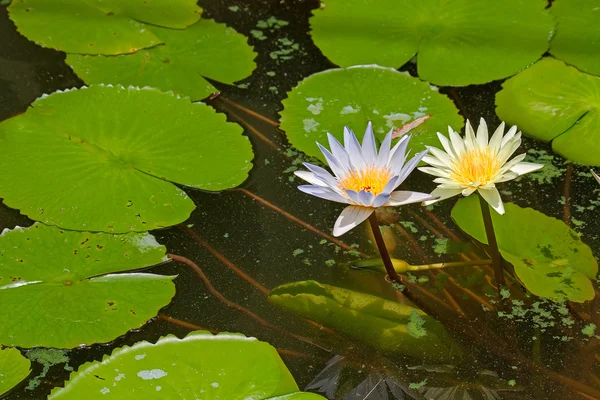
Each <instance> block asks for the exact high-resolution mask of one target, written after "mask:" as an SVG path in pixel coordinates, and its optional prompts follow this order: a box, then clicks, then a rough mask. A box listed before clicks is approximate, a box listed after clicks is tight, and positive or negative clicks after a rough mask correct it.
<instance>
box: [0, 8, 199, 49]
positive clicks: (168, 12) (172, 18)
mask: <svg viewBox="0 0 600 400" xmlns="http://www.w3.org/2000/svg"><path fill="white" fill-rule="evenodd" d="M8 12H9V16H10V18H11V19H12V20H13V22H14V23H15V25H16V26H17V29H18V30H19V32H20V33H21V34H22V35H23V36H25V37H27V38H28V39H29V40H32V41H34V42H35V43H37V44H39V45H40V46H43V47H50V48H53V49H56V50H61V51H64V52H67V53H82V54H121V53H133V52H135V51H137V50H139V49H142V48H144V47H151V46H154V45H157V44H159V43H161V40H160V39H159V38H158V37H156V35H155V34H154V33H152V31H150V30H149V29H147V27H146V26H145V25H144V24H142V22H145V23H148V24H152V25H158V26H163V27H167V28H173V29H184V28H185V27H187V26H189V25H192V24H193V23H195V22H196V21H198V19H200V14H201V12H202V9H201V8H200V7H198V6H197V5H196V0H169V1H168V2H165V1H163V0H125V1H124V0H77V1H73V0H54V1H52V2H48V1H47V0H19V1H13V2H12V3H11V5H10V6H9V7H8Z"/></svg>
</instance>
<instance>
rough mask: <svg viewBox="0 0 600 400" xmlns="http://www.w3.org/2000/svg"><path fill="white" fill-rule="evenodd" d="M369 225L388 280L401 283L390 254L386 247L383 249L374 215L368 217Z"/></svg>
mask: <svg viewBox="0 0 600 400" xmlns="http://www.w3.org/2000/svg"><path fill="white" fill-rule="evenodd" d="M369 224H371V230H372V231H373V237H374V238H375V243H377V249H379V254H380V255H381V260H382V261H383V265H384V266H385V270H386V272H387V274H388V276H389V277H390V280H391V281H392V282H395V283H399V284H401V283H402V281H401V280H400V275H398V273H397V272H396V270H395V269H394V264H392V259H391V258H390V253H389V252H388V250H387V247H385V241H384V240H383V236H381V230H380V229H379V223H378V222H377V215H375V213H372V214H371V216H370V217H369Z"/></svg>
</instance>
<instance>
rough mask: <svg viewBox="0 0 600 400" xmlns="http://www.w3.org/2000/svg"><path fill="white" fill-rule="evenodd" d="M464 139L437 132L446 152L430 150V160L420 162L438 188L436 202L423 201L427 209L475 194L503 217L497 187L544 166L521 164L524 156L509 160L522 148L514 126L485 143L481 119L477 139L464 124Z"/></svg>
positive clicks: (499, 129)
mask: <svg viewBox="0 0 600 400" xmlns="http://www.w3.org/2000/svg"><path fill="white" fill-rule="evenodd" d="M466 125H467V126H466V129H465V130H466V133H465V137H464V139H463V138H461V137H460V135H459V134H458V133H456V132H455V131H454V130H452V128H451V127H448V133H449V137H450V139H448V138H446V137H445V136H444V135H442V134H441V133H439V132H438V137H439V139H440V142H441V144H442V147H443V148H444V150H445V151H442V150H440V149H438V148H435V147H429V148H428V149H429V151H430V152H431V155H430V156H426V157H424V158H423V161H424V162H426V163H427V164H429V165H430V166H429V167H420V168H419V170H420V171H423V172H425V173H427V174H430V175H434V176H436V177H437V178H436V179H434V182H435V183H438V184H439V185H438V187H437V188H436V189H435V190H434V191H433V192H432V193H431V194H432V195H434V196H439V198H438V199H436V200H430V201H425V202H424V205H429V204H432V203H435V202H437V201H440V200H444V199H447V198H449V197H452V196H456V195H458V194H462V195H463V196H469V195H470V194H472V193H473V192H475V191H476V190H477V191H478V192H479V194H480V195H481V197H483V198H484V199H485V201H487V202H488V203H489V205H490V206H492V208H493V209H494V210H496V212H498V213H499V214H504V204H503V203H502V199H501V198H500V194H499V193H498V189H496V184H497V183H500V182H506V181H510V180H512V179H514V178H516V177H517V176H519V175H523V174H527V173H529V172H533V171H537V170H538V169H540V168H542V167H543V166H544V165H543V164H534V163H530V162H523V159H524V158H525V154H519V155H518V156H516V157H515V158H513V159H512V160H510V161H508V159H509V158H510V157H511V156H512V155H513V153H514V152H515V151H516V150H517V148H518V147H519V146H520V145H521V132H520V131H519V132H517V127H516V126H513V127H512V128H510V129H509V130H508V132H506V135H504V122H502V123H501V124H500V126H499V127H498V128H497V129H496V131H495V132H494V134H493V135H492V137H491V139H489V141H488V128H487V124H486V123H485V120H484V119H483V118H481V120H480V122H479V127H478V128H477V135H475V132H474V131H473V128H472V127H471V124H470V123H469V121H467V124H466Z"/></svg>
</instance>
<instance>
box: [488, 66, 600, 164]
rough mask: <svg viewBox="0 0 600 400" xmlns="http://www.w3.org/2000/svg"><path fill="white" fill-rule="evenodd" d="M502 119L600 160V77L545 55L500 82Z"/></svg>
mask: <svg viewBox="0 0 600 400" xmlns="http://www.w3.org/2000/svg"><path fill="white" fill-rule="evenodd" d="M502 86H503V88H502V90H501V91H500V92H498V94H497V95H496V112H497V114H498V116H499V117H500V119H502V120H504V121H506V122H507V123H510V124H516V125H518V126H519V128H520V129H522V130H523V133H524V134H525V135H527V136H531V137H533V138H535V139H538V140H542V141H544V142H549V141H552V149H553V150H554V151H556V152H557V153H559V154H560V155H562V156H563V157H565V158H568V159H569V160H571V161H575V162H577V163H580V164H585V165H596V166H598V165H600V152H599V151H598V140H599V139H600V78H599V77H596V76H593V75H588V74H585V73H582V72H579V71H578V70H577V69H575V68H573V67H570V66H567V65H565V63H563V62H562V61H559V60H556V59H554V58H544V59H542V60H541V61H539V62H538V63H536V64H535V65H533V66H532V67H530V68H528V69H526V70H525V71H523V72H521V73H520V74H518V75H517V76H515V77H512V78H510V79H509V80H507V81H506V82H504V84H503V85H502Z"/></svg>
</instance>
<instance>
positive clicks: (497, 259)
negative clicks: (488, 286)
mask: <svg viewBox="0 0 600 400" xmlns="http://www.w3.org/2000/svg"><path fill="white" fill-rule="evenodd" d="M478 197H479V205H480V206H481V214H482V216H483V225H484V226H485V234H486V236H487V241H488V246H489V248H490V253H491V254H490V256H491V258H492V265H493V266H494V275H495V278H496V283H497V284H498V285H506V281H505V280H504V270H503V268H502V256H500V250H498V242H497V241H496V234H495V233H494V224H493V223H492V215H491V214H490V206H489V205H488V203H487V202H486V201H485V199H484V198H483V197H481V195H478Z"/></svg>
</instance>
